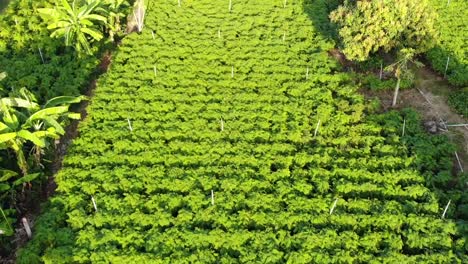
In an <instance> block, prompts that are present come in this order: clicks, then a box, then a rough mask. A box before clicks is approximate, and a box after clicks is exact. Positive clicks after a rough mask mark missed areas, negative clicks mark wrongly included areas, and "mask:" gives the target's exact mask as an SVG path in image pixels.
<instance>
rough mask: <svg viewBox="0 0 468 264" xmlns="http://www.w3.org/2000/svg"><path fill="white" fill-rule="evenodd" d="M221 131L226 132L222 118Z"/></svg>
mask: <svg viewBox="0 0 468 264" xmlns="http://www.w3.org/2000/svg"><path fill="white" fill-rule="evenodd" d="M221 131H224V121H223V119H222V118H221Z"/></svg>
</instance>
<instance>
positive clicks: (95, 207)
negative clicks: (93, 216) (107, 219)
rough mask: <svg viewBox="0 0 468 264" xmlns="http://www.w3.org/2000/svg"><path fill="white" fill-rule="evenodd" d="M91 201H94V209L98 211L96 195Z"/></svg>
mask: <svg viewBox="0 0 468 264" xmlns="http://www.w3.org/2000/svg"><path fill="white" fill-rule="evenodd" d="M91 201H93V206H94V210H95V211H96V212H97V211H98V210H97V204H96V200H94V197H93V196H91Z"/></svg>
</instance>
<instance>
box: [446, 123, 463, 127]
mask: <svg viewBox="0 0 468 264" xmlns="http://www.w3.org/2000/svg"><path fill="white" fill-rule="evenodd" d="M446 126H447V127H466V126H468V124H450V125H446Z"/></svg>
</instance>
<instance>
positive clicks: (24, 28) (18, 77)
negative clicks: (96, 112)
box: [0, 0, 98, 103]
mask: <svg viewBox="0 0 468 264" xmlns="http://www.w3.org/2000/svg"><path fill="white" fill-rule="evenodd" d="M53 2H54V1H53V0H43V1H29V0H12V2H11V3H10V5H9V6H8V7H7V8H6V9H5V11H4V13H3V14H2V15H1V16H0V28H1V29H2V30H1V31H0V67H1V69H0V71H6V72H7V74H8V77H7V78H5V79H4V80H3V81H2V82H1V83H0V86H3V87H4V88H5V91H3V93H2V95H5V94H7V93H9V92H10V91H12V90H14V89H20V88H22V87H26V88H28V89H30V90H31V91H32V92H34V93H35V94H36V96H37V98H38V99H39V101H40V102H41V103H43V102H45V101H46V100H48V99H50V98H52V97H55V96H62V95H68V96H70V95H79V94H80V93H81V91H83V89H84V88H85V86H86V84H87V83H88V79H89V76H90V74H91V73H92V72H93V71H94V69H95V68H96V66H97V64H98V59H96V57H94V56H87V57H82V58H80V59H77V57H76V54H75V53H73V52H70V51H69V50H68V49H65V48H64V47H63V41H62V40H60V39H52V38H50V37H49V30H48V29H47V24H46V23H45V22H44V21H43V19H42V18H41V17H40V15H39V13H38V12H37V9H38V8H42V7H47V6H49V7H51V6H52V5H51V4H52V3H53Z"/></svg>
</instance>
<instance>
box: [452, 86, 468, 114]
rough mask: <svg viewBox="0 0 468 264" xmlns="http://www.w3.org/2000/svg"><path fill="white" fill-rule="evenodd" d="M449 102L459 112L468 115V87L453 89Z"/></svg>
mask: <svg viewBox="0 0 468 264" xmlns="http://www.w3.org/2000/svg"><path fill="white" fill-rule="evenodd" d="M448 102H449V104H450V105H451V106H452V107H453V108H455V110H457V112H458V113H460V114H461V115H463V116H465V117H468V87H467V88H463V89H460V90H455V91H452V93H451V94H450V95H449V97H448Z"/></svg>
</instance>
